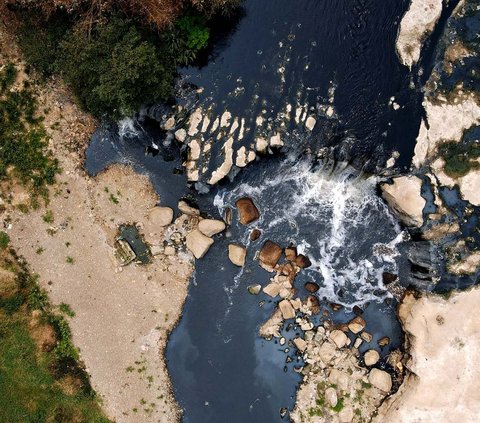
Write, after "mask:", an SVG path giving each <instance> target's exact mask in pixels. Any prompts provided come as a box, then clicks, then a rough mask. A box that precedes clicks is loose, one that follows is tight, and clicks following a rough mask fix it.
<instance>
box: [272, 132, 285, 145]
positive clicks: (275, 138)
mask: <svg viewBox="0 0 480 423" xmlns="http://www.w3.org/2000/svg"><path fill="white" fill-rule="evenodd" d="M270 146H271V147H283V141H282V138H281V136H280V134H279V133H275V134H274V135H272V136H271V137H270Z"/></svg>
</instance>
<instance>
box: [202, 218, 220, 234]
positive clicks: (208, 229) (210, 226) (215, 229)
mask: <svg viewBox="0 0 480 423" xmlns="http://www.w3.org/2000/svg"><path fill="white" fill-rule="evenodd" d="M198 230H199V231H200V232H201V233H202V234H204V235H206V236H213V235H216V234H219V233H220V232H222V231H224V230H225V223H224V222H223V221H221V220H217V219H203V220H201V221H200V223H199V224H198Z"/></svg>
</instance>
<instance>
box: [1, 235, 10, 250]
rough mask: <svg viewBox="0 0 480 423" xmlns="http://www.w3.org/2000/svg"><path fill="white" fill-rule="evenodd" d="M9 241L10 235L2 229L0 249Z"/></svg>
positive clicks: (6, 245)
mask: <svg viewBox="0 0 480 423" xmlns="http://www.w3.org/2000/svg"><path fill="white" fill-rule="evenodd" d="M9 243H10V237H9V236H8V234H7V233H6V232H4V231H0V249H2V250H5V248H7V247H8V244H9Z"/></svg>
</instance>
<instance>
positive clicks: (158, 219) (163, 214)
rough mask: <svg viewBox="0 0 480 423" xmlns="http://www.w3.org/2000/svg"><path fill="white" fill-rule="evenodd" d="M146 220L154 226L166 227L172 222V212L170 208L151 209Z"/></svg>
mask: <svg viewBox="0 0 480 423" xmlns="http://www.w3.org/2000/svg"><path fill="white" fill-rule="evenodd" d="M148 220H149V221H150V223H151V224H152V225H154V226H157V225H158V226H168V225H170V223H172V220H173V210H172V209H171V208H170V207H152V208H151V209H150V210H149V212H148Z"/></svg>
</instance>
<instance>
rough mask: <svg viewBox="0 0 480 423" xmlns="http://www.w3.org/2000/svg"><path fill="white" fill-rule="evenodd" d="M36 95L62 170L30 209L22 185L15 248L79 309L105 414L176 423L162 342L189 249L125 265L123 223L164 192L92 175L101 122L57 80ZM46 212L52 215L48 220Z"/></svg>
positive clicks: (175, 310) (127, 175)
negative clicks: (119, 250) (46, 199)
mask: <svg viewBox="0 0 480 423" xmlns="http://www.w3.org/2000/svg"><path fill="white" fill-rule="evenodd" d="M0 30H1V33H0V36H1V39H2V44H3V45H4V46H7V45H8V46H9V48H8V51H5V50H6V48H4V49H3V51H2V57H1V59H2V62H4V63H5V62H7V61H14V62H15V63H16V64H17V65H18V66H19V67H20V68H21V67H22V63H21V61H20V59H19V57H18V52H17V51H16V49H15V44H14V42H13V40H12V39H11V38H10V36H9V34H8V33H7V32H6V31H5V28H4V27H1V29H0ZM22 77H24V78H27V79H29V80H30V81H31V78H30V77H27V76H25V75H24V74H23V75H22ZM36 92H38V93H39V110H48V113H47V114H46V118H45V122H44V123H45V127H46V128H47V131H48V133H49V135H50V136H51V143H50V145H51V148H52V150H53V152H54V154H55V156H56V157H57V158H58V159H59V160H60V163H61V167H62V169H63V172H62V174H61V175H59V177H58V178H57V183H56V184H55V186H53V187H52V189H51V193H50V203H49V205H48V206H47V207H46V208H43V207H42V208H41V209H39V210H30V211H29V212H28V213H22V212H21V211H19V210H18V208H15V204H20V203H22V202H24V201H25V199H26V197H27V196H26V193H25V192H24V191H23V190H22V189H21V188H18V187H15V188H14V190H13V201H12V206H9V207H7V210H6V211H5V212H4V214H3V215H2V219H3V220H4V221H5V220H6V219H10V221H11V227H10V229H9V230H8V234H9V236H10V238H11V242H12V245H13V247H14V248H15V249H16V250H17V251H18V253H19V254H21V255H23V256H24V257H25V258H26V260H27V261H28V263H29V264H30V265H31V268H32V270H33V271H35V272H36V273H38V274H39V275H40V284H41V286H42V287H43V288H45V289H46V290H47V292H48V294H49V296H50V298H51V300H52V302H53V303H55V304H60V303H62V302H64V303H67V304H69V305H70V307H71V308H72V309H73V311H74V312H75V317H73V318H72V319H71V321H70V325H71V328H72V332H73V340H74V343H75V345H76V346H77V347H79V349H80V352H81V358H82V360H83V361H84V362H85V365H86V368H87V370H88V372H89V373H90V375H91V381H92V385H93V387H94V389H95V390H96V391H97V393H98V394H99V395H100V397H101V398H102V400H103V404H104V409H105V411H106V413H107V414H108V415H109V416H110V417H111V418H112V419H115V420H116V421H117V422H152V421H160V422H169V423H170V422H174V421H176V420H177V419H178V416H179V409H178V406H177V404H176V403H175V401H174V399H173V396H172V395H171V385H170V382H169V378H168V374H167V370H166V367H165V363H164V360H163V349H164V347H165V344H166V339H167V336H168V333H169V331H170V330H171V329H172V328H173V327H174V325H175V323H176V321H177V320H178V318H179V316H180V313H181V308H182V305H183V302H184V300H185V297H186V295H187V286H188V280H189V276H190V274H191V272H192V267H193V266H192V261H191V255H189V254H186V253H185V254H181V253H180V254H177V253H175V254H174V255H170V256H167V255H165V254H163V253H161V254H159V255H157V256H155V257H154V258H153V260H152V263H151V264H148V265H145V266H141V265H136V264H131V265H129V266H126V267H121V266H120V262H119V261H118V259H117V258H116V257H115V256H114V248H113V244H114V240H115V235H116V231H117V227H118V225H119V224H121V223H134V222H135V223H137V224H138V225H139V226H140V227H144V228H148V227H149V223H150V227H151V222H149V217H148V211H149V209H150V208H151V207H153V206H155V205H156V204H158V203H159V201H160V202H161V199H159V198H158V195H157V194H156V193H155V191H154V189H153V187H152V186H151V184H150V182H149V180H148V177H147V176H143V175H139V174H136V173H135V172H133V171H132V170H131V169H130V168H128V167H123V166H113V167H111V168H110V169H108V170H106V171H105V172H104V173H102V174H101V175H99V176H98V177H96V178H89V177H88V176H87V175H86V174H85V172H84V171H83V169H82V162H83V154H84V150H85V148H86V146H87V144H88V140H89V137H90V135H91V133H92V131H93V129H94V128H95V122H94V121H93V119H91V118H90V117H89V116H88V115H86V114H84V113H82V112H81V111H80V110H79V109H78V107H77V106H76V105H75V104H74V103H73V101H72V98H71V96H70V94H69V93H68V92H67V91H66V90H65V88H64V87H63V86H62V85H61V84H60V83H59V82H56V81H53V82H52V81H50V82H49V83H48V85H46V86H45V85H41V84H39V85H38V86H37V87H36ZM114 198H115V200H114ZM47 211H49V214H50V212H51V216H52V217H51V218H46V219H45V218H44V217H43V216H45V213H46V212H47ZM52 219H53V221H52ZM179 225H180V226H183V227H184V226H185V225H188V219H185V218H182V219H180V223H179ZM181 229H182V228H179V229H178V230H181ZM171 231H172V230H170V232H171ZM155 232H156V233H155V234H151V235H152V236H150V241H151V240H152V237H153V238H155V243H158V245H162V243H163V241H164V240H165V234H166V232H168V230H164V229H163V228H159V230H156V231H155ZM170 232H169V234H170ZM179 255H181V258H180V257H179Z"/></svg>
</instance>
